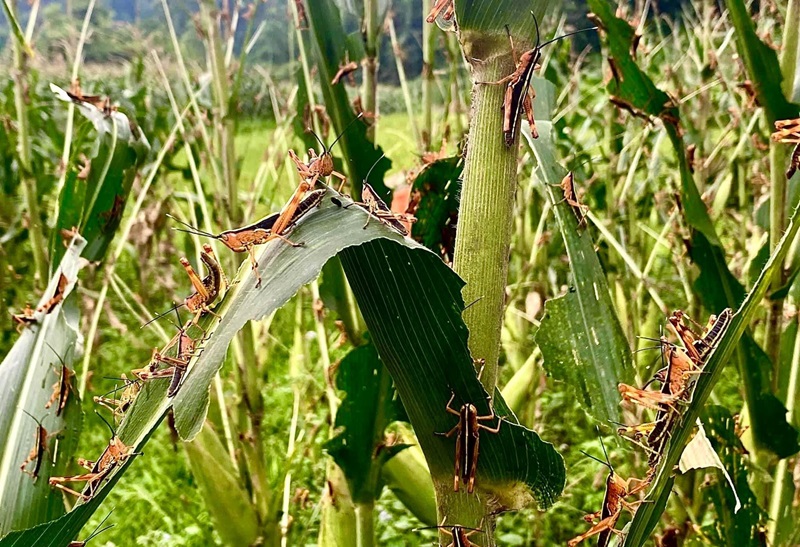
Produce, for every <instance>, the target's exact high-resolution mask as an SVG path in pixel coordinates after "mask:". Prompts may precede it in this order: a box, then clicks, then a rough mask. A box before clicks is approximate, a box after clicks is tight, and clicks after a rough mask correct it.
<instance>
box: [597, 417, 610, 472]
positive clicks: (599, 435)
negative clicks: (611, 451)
mask: <svg viewBox="0 0 800 547" xmlns="http://www.w3.org/2000/svg"><path fill="white" fill-rule="evenodd" d="M595 429H597V438H598V439H600V447H601V448H602V449H603V456H605V458H606V465H607V466H608V468H609V469H610V470H611V472H612V473H613V472H614V468H613V467H611V460H609V459H608V452H606V445H605V443H604V442H603V436H602V435H601V434H600V427H599V426H595Z"/></svg>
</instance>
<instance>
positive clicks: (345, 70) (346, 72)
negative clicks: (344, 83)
mask: <svg viewBox="0 0 800 547" xmlns="http://www.w3.org/2000/svg"><path fill="white" fill-rule="evenodd" d="M356 70H358V64H357V63H356V62H355V61H350V62H348V63H345V64H343V65H339V70H338V71H337V72H336V75H335V76H334V77H333V79H332V80H331V85H336V84H338V83H339V82H340V81H341V80H342V78H344V77H345V76H347V77H349V79H350V83H351V84H353V85H355V78H353V72H355V71H356ZM331 146H333V145H331Z"/></svg>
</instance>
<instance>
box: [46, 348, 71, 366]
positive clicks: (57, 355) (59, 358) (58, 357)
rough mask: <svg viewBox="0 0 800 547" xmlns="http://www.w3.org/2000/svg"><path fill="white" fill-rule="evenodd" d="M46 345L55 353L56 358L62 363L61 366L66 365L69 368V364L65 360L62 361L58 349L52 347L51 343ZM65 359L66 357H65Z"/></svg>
mask: <svg viewBox="0 0 800 547" xmlns="http://www.w3.org/2000/svg"><path fill="white" fill-rule="evenodd" d="M45 344H47V347H48V348H50V351H52V352H53V355H55V356H56V358H57V359H58V360H59V361H60V362H61V364H62V365H64V366H67V364H66V363H65V362H64V359H62V358H61V356H60V355H59V354H58V352H57V351H56V348H54V347H53V346H51V345H50V343H49V342H45ZM64 357H66V355H64Z"/></svg>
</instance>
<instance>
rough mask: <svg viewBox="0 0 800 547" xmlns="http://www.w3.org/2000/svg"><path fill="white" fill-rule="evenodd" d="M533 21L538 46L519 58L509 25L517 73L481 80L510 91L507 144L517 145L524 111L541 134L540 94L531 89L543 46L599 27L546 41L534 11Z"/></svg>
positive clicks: (506, 109)
mask: <svg viewBox="0 0 800 547" xmlns="http://www.w3.org/2000/svg"><path fill="white" fill-rule="evenodd" d="M531 16H533V22H534V25H535V26H536V45H535V46H534V47H533V49H530V50H528V51H525V52H523V53H522V55H520V56H519V59H517V52H516V49H515V48H514V39H513V38H512V36H511V31H510V30H509V28H508V26H506V33H507V34H508V40H509V42H510V44H511V55H512V58H513V60H514V66H515V67H516V69H515V70H514V72H512V73H511V74H509V75H508V76H506V77H505V78H502V79H500V80H497V81H496V82H478V83H480V84H484V85H506V94H505V98H504V99H503V105H502V109H503V140H504V142H505V144H506V146H507V147H510V146H511V145H513V144H514V138H515V137H516V135H517V132H518V130H519V124H520V111H525V116H526V117H527V119H528V124H529V125H530V127H531V135H532V136H533V138H534V139H536V138H538V137H539V132H538V131H537V130H536V121H535V120H534V117H533V99H534V98H535V97H536V93H535V91H533V88H531V77H532V76H533V71H534V70H536V68H538V66H539V65H538V63H539V60H540V59H541V57H542V48H543V47H545V46H546V45H548V44H551V43H553V42H555V41H557V40H561V39H562V38H567V37H569V36H572V35H574V34H577V33H579V32H584V31H587V30H595V29H596V28H597V27H592V28H588V29H582V30H578V31H575V32H570V33H567V34H564V35H562V36H558V37H556V38H552V39H551V40H548V41H547V42H545V43H543V44H542V43H541V42H540V38H541V35H540V34H539V21H538V20H537V19H536V16H535V15H534V14H533V12H531Z"/></svg>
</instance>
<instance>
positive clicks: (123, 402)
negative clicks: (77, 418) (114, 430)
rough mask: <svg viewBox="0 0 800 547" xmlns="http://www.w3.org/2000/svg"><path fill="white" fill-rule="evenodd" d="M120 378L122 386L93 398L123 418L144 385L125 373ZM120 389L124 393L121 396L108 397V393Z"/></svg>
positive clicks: (116, 415)
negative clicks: (129, 377)
mask: <svg viewBox="0 0 800 547" xmlns="http://www.w3.org/2000/svg"><path fill="white" fill-rule="evenodd" d="M119 379H120V380H122V382H123V385H122V387H119V388H116V389H113V390H111V391H109V392H108V393H104V394H103V395H100V396H95V397H94V398H93V400H94V402H95V403H97V404H99V405H101V406H104V407H106V408H107V409H109V410H110V411H111V412H112V413H113V414H114V418H118V419H121V418H122V416H124V415H125V413H126V412H127V411H128V409H129V408H130V407H131V405H132V404H133V401H135V400H136V396H137V395H139V392H140V391H141V389H142V385H141V383H140V382H139V381H138V380H129V379H128V378H127V376H125V374H123V375H122V376H121V377H120V378H119ZM119 390H122V394H121V395H120V396H119V398H114V399H112V398H109V397H106V395H109V394H111V393H116V392H117V391H119Z"/></svg>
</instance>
